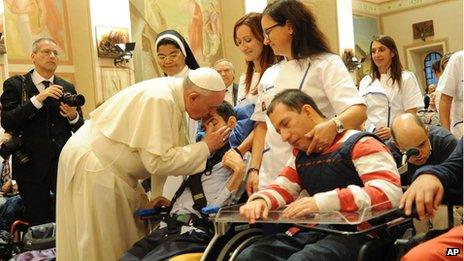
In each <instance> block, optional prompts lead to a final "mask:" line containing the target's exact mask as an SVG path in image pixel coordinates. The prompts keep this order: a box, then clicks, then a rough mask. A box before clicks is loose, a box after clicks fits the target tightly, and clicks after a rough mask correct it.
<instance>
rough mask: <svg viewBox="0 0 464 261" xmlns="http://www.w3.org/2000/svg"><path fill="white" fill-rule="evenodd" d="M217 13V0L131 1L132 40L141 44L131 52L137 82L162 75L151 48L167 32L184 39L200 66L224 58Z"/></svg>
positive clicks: (154, 52)
mask: <svg viewBox="0 0 464 261" xmlns="http://www.w3.org/2000/svg"><path fill="white" fill-rule="evenodd" d="M160 6H162V7H163V8H162V9H161V8H160ZM219 10H220V6H219V0H178V1H172V0H143V1H135V0H130V12H131V24H132V30H131V32H132V39H133V40H134V41H135V42H139V43H141V44H139V45H138V46H139V47H138V48H136V50H135V53H134V66H135V72H136V75H135V78H136V81H141V80H144V79H149V78H153V77H156V76H161V75H162V71H161V70H160V68H159V66H158V64H157V63H156V49H155V46H154V45H155V38H156V36H157V35H158V33H160V32H162V31H164V30H166V29H174V30H176V31H178V32H179V33H181V34H182V35H183V36H184V37H185V39H186V40H187V41H188V43H189V45H190V47H191V49H192V51H193V53H194V55H195V58H196V59H197V61H198V63H199V64H200V65H201V66H211V65H212V63H214V61H216V60H218V59H220V58H223V49H222V31H221V30H222V29H221V28H222V25H221V17H220V14H219ZM179 14H182V15H179Z"/></svg>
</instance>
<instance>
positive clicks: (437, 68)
mask: <svg viewBox="0 0 464 261" xmlns="http://www.w3.org/2000/svg"><path fill="white" fill-rule="evenodd" d="M432 70H433V72H434V73H437V72H441V66H440V59H438V60H435V61H434V62H433V63H432Z"/></svg>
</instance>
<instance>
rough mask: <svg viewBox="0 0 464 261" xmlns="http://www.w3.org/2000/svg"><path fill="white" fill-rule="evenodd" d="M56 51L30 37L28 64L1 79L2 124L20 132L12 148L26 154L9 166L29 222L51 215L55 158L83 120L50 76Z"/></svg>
mask: <svg viewBox="0 0 464 261" xmlns="http://www.w3.org/2000/svg"><path fill="white" fill-rule="evenodd" d="M58 56H59V51H58V46H57V44H56V42H55V41H54V40H52V39H49V38H40V39H38V40H36V41H35V42H34V43H33V45H32V54H31V58H32V62H33V63H34V69H33V70H31V71H30V72H28V73H27V74H25V75H19V76H13V77H11V78H9V79H7V80H6V81H5V82H4V83H3V94H2V96H1V98H0V99H1V103H2V105H3V111H2V113H1V124H2V127H3V128H4V129H5V131H6V132H9V133H12V134H13V136H21V137H20V138H21V141H22V145H21V146H20V147H19V149H18V150H19V151H21V152H23V153H24V154H25V155H27V157H28V158H29V161H28V162H27V163H24V162H22V161H21V160H20V158H19V157H17V156H13V166H12V167H13V177H14V178H15V179H16V180H17V182H18V186H19V188H20V195H21V198H22V199H23V202H24V205H25V206H26V209H27V210H26V211H27V212H26V217H27V220H28V221H29V222H30V223H31V224H32V225H36V224H42V223H47V222H51V221H53V220H54V203H53V199H52V196H51V193H53V194H55V192H56V173H57V166H58V158H59V155H60V152H61V149H62V148H63V146H64V144H65V143H66V141H67V140H68V139H69V137H70V136H71V134H72V132H75V131H76V130H77V129H78V128H79V127H80V126H82V124H83V122H84V121H83V118H82V111H81V110H80V108H78V107H71V106H69V105H67V104H65V103H63V102H62V101H61V100H60V98H61V97H62V96H63V94H64V93H71V94H75V93H76V91H75V89H74V86H73V85H72V84H71V83H69V82H67V81H65V80H63V79H61V78H60V77H58V76H56V75H55V70H56V67H57V65H58ZM18 150H16V151H18Z"/></svg>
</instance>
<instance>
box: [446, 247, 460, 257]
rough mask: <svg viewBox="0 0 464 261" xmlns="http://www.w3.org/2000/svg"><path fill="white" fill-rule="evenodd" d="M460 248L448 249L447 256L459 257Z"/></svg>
mask: <svg viewBox="0 0 464 261" xmlns="http://www.w3.org/2000/svg"><path fill="white" fill-rule="evenodd" d="M459 252H460V250H459V248H447V249H446V256H457V255H458V254H459Z"/></svg>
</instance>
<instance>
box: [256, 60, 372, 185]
mask: <svg viewBox="0 0 464 261" xmlns="http://www.w3.org/2000/svg"><path fill="white" fill-rule="evenodd" d="M309 63H310V66H309V69H308V64H309ZM305 73H306V76H305ZM300 85H301V90H302V91H304V92H305V93H307V94H308V95H310V96H311V97H312V98H313V99H314V101H315V102H316V104H317V106H318V107H319V109H320V110H321V112H322V113H323V114H324V115H325V116H326V118H328V119H330V118H332V117H334V116H335V115H339V114H341V113H342V112H343V111H345V110H346V109H347V108H348V107H350V106H353V105H356V104H364V101H363V99H362V97H361V96H360V95H359V93H358V91H357V90H356V86H355V84H354V82H353V79H352V78H351V76H350V74H349V72H348V70H347V69H346V67H345V65H344V64H343V61H342V60H341V58H340V57H339V56H337V55H334V54H329V53H324V54H320V55H315V56H313V57H311V58H307V59H303V60H300V61H297V60H291V61H282V62H280V63H278V64H276V65H274V66H272V67H270V68H269V69H267V70H266V71H265V72H264V74H263V77H262V78H261V81H260V84H259V85H258V102H257V103H256V107H255V114H253V116H252V119H254V120H257V121H266V125H267V128H268V130H267V133H266V144H265V150H264V154H263V160H262V164H261V169H260V174H259V187H260V189H262V188H263V187H265V186H266V185H267V184H269V183H270V182H271V181H273V180H274V179H275V178H276V177H277V176H278V174H279V173H280V171H281V170H282V169H283V168H284V167H285V164H286V163H287V161H288V159H289V158H290V157H291V155H292V153H291V152H292V147H291V146H290V144H288V143H286V142H283V141H282V138H281V136H280V135H279V134H278V133H277V132H276V130H275V128H274V127H273V126H272V124H271V122H270V120H269V118H268V117H267V115H266V109H267V107H268V106H269V103H270V102H271V101H272V98H273V97H274V95H275V94H277V93H279V92H281V91H283V90H285V89H298V88H300Z"/></svg>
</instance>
